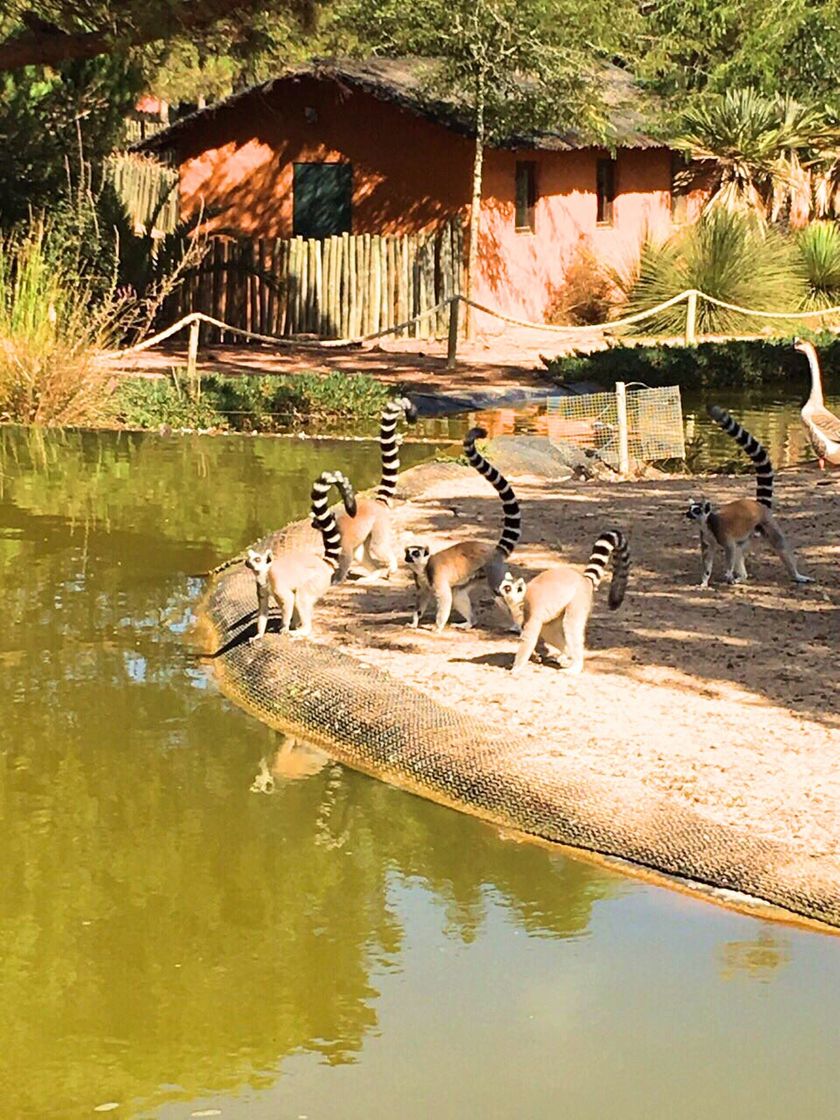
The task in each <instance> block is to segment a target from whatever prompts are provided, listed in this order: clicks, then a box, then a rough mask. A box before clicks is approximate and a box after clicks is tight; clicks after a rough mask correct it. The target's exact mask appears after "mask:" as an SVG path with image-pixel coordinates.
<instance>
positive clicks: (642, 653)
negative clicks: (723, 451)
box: [317, 468, 840, 876]
mask: <svg viewBox="0 0 840 1120" xmlns="http://www.w3.org/2000/svg"><path fill="white" fill-rule="evenodd" d="M420 469H421V470H422V468H420ZM408 474H409V476H410V474H411V472H408ZM514 481H515V483H516V490H517V494H518V496H519V498H520V501H521V503H522V507H523V526H524V532H523V539H522V543H521V544H520V546H519V548H518V549H517V551H516V553H515V556H514V560H515V563H514V564H512V566H511V567H512V570H514V572H515V573H516V574H524V575H526V576H529V575H531V574H533V573H535V572H537V571H538V570H540V569H542V568H544V567H547V566H550V565H551V564H555V563H558V562H566V563H573V564H579V565H582V564H584V563H585V561H586V560H587V558H588V556H589V551H590V548H591V545H592V542H593V540H594V538H595V537H596V536H597V534H598V533H599V532H600V531H601V530H602V529H604V528H609V527H611V526H613V525H616V526H619V527H623V528H625V529H629V530H630V532H631V550H632V557H633V571H632V577H631V584H630V591H629V593H628V597H627V599H626V600H625V603H624V606H623V607H622V608H621V610H620V611H618V612H615V613H611V612H609V611H608V610H607V607H606V585H602V587H601V589H600V591H599V594H598V598H597V602H596V606H595V609H594V611H593V615H592V618H591V621H590V626H589V633H588V646H589V651H588V656H587V662H586V668H585V671H584V673H583V674H582V675H581V676H572V675H569V674H567V673H564V672H563V671H562V670H560V669H559V668H555V667H553V666H550V665H540V664H537V663H534V662H532V663H531V664H530V665H529V666H528V668H527V669H526V671H525V672H524V673H523V675H522V676H521V677H520V678H518V679H516V680H514V679H513V678H512V677H511V676H510V673H509V671H508V670H509V667H510V665H511V663H512V660H513V655H514V652H515V649H516V644H517V638H516V637H515V635H512V634H510V633H508V632H506V629H505V627H506V622H505V620H504V619H503V617H502V615H501V613H500V612H499V610H498V608H496V607H495V606H494V605H493V602H492V600H491V598H490V596H489V593H488V592H487V591H486V589H484V588H482V590H481V592H480V594H479V595H478V596H476V598H477V599H478V601H479V609H478V611H477V627H476V629H474V630H473V631H471V632H465V631H463V630H461V629H456V628H452V627H450V628H448V629H447V630H446V632H445V633H443V634H442V635H438V634H436V633H434V632H433V631H432V630H431V628H430V623H429V622H426V624H425V626H424V627H423V628H421V629H420V630H419V631H413V630H411V629H410V628H408V626H407V622H408V619H409V618H410V614H411V609H412V604H413V588H412V586H411V584H410V582H409V576H408V573H407V572H406V571H405V570H404V569H402V570H401V572H400V574H399V576H397V577H395V578H394V580H393V581H391V582H389V583H385V582H381V581H379V582H376V583H372V584H368V585H359V584H358V583H348V584H345V585H343V586H342V587H339V588H336V589H335V590H334V591H333V592H331V594H330V596H329V597H328V598H327V599H326V600H325V601H324V602H323V603H322V604H321V606H320V608H319V613H318V616H317V631H318V633H317V638H318V640H322V641H329V642H335V643H337V644H339V645H341V646H343V647H344V648H345V649H347V651H348V652H352V653H355V654H357V655H360V656H362V657H363V659H364V660H365V661H367V662H369V663H371V664H374V665H377V666H379V667H381V668H382V669H385V670H387V671H388V672H389V673H391V674H393V675H395V676H397V677H399V678H400V679H401V680H402V681H404V682H406V683H409V684H412V685H414V686H416V687H417V688H419V689H421V690H423V691H425V692H427V693H428V694H430V695H431V696H433V697H435V699H437V700H439V701H441V702H442V703H444V704H448V705H458V706H462V707H464V708H466V709H467V710H469V711H470V712H472V713H474V714H475V716H476V717H477V718H478V719H480V720H483V721H490V722H492V723H495V724H502V725H504V726H506V727H509V728H510V730H511V732H517V733H521V734H523V735H524V736H525V737H526V738H527V739H528V741H529V742H530V744H531V747H532V750H533V754H534V760H535V763H536V762H537V761H539V765H541V766H545V765H550V763H551V758H552V757H555V758H556V757H561V756H565V757H566V758H569V757H572V758H576V759H578V760H579V761H580V766H581V768H582V769H586V770H588V771H589V772H596V773H599V774H603V775H607V776H610V777H612V778H632V779H634V780H636V781H638V780H642V781H643V782H644V783H646V784H648V783H649V784H650V785H652V786H653V787H657V788H658V789H660V790H662V791H665V792H666V793H667V794H668V796H669V797H671V798H673V799H675V800H677V801H683V802H686V803H688V804H690V805H692V806H694V807H695V808H696V809H699V810H700V811H701V812H702V813H703V814H704V815H706V816H708V817H710V818H712V819H715V820H720V821H721V822H726V823H729V824H734V825H737V826H739V827H746V828H748V829H751V830H753V831H754V832H755V833H757V834H762V835H766V836H768V837H776V838H782V839H784V840H786V841H788V842H791V843H793V844H794V845H796V847H797V848H799V850H800V851H802V852H803V854H807V855H810V856H823V857H828V858H829V860H830V861H831V863H832V864H833V865H835V866H836V868H837V871H838V875H839V876H840V693H838V689H837V681H838V669H837V665H838V657H839V656H840V565H838V561H840V479H839V478H838V477H837V475H835V476H834V477H833V479H832V480H831V481H830V482H829V483H828V484H826V485H819V484H818V476H817V472H816V471H815V470H804V469H803V470H793V471H789V472H785V473H783V474H781V475H780V476H778V477H777V505H778V509H779V518H780V522H781V524H782V526H783V528H784V529H785V531H786V532H787V535H788V538H789V540H790V542H791V543H792V544H793V545H794V547H795V549H796V553H797V556H798V559H799V563H800V567H801V568H802V569H803V570H804V571H806V572H807V573H808V574H810V575H813V576H815V577H816V579H817V582H816V583H815V584H812V585H808V586H795V585H792V584H790V583H789V582H788V581H787V577H786V574H785V572H784V570H783V568H782V565H781V563H780V561H779V560H778V559H777V558H776V557H775V556H774V554H773V553H772V552H771V551H770V550H769V548H768V547H767V545H766V544H764V542H762V541H757V542H756V543H755V546H754V548H753V551H752V554H751V556H750V557H749V558H748V570H749V572H750V582H749V583H748V584H746V585H743V586H738V587H729V586H726V585H724V584H721V583H717V584H716V585H715V586H714V587H713V588H711V589H709V590H700V589H699V588H698V586H697V584H698V582H699V575H700V556H699V546H698V540H697V532H696V529H695V527H694V526H693V525H691V524H690V523H689V522H688V521H686V520H685V519H684V517H683V513H684V510H685V508H686V505H687V501H688V498H689V496H690V495H692V494H696V493H697V491H698V485H697V480H696V479H695V480H691V479H682V478H677V479H673V478H668V479H665V480H656V481H644V482H631V483H618V482H614V483H610V482H589V483H585V482H565V483H546V482H545V481H543V480H541V479H536V478H533V477H531V478H519V479H515V480H514ZM704 484H705V492H706V495H707V496H708V497H710V498H711V499H712V500H713V501H715V502H723V501H726V500H730V499H732V498H734V497H741V496H751V494H752V486H751V481H750V480H749V479H748V478H746V477H741V478H736V479H727V478H723V477H718V478H713V479H706V480H704ZM395 517H396V519H397V522H398V524H399V526H400V529H401V531H402V533H403V540H404V541H405V540H412V539H422V540H427V541H429V543H430V544H432V546H433V548H437V547H441V546H443V545H445V544H449V543H453V542H454V541H456V540H463V539H466V538H470V537H477V536H486V537H487V539H490V540H493V539H495V537H496V535H497V527H498V525H499V524H500V511H499V508H498V501H497V499H496V497H495V494H494V493H493V491H492V490H491V489H490V487H489V485H488V484H487V483H485V482H484V481H483V480H482V479H480V478H478V477H477V476H475V475H474V474H473V473H472V472H470V471H469V470H468V469H467V468H464V473H463V474H462V475H461V476H459V477H458V478H456V479H453V478H452V477H450V478H448V479H442V480H440V481H438V482H437V483H435V484H433V485H432V487H431V488H430V489H427V490H425V491H424V492H423V495H422V497H420V498H418V499H414V500H411V501H408V502H407V503H405V504H404V505H401V506H400V507H398V509H397V510H396V511H395ZM721 559H722V558H719V560H721ZM721 573H722V563H719V564H718V566H717V567H716V570H715V575H716V577H719V576H720V574H721Z"/></svg>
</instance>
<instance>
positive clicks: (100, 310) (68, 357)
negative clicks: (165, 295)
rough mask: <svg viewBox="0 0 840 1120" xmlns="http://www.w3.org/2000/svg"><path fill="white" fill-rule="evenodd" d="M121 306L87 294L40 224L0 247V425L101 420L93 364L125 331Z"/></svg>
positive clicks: (102, 384) (103, 381)
mask: <svg viewBox="0 0 840 1120" xmlns="http://www.w3.org/2000/svg"><path fill="white" fill-rule="evenodd" d="M129 303H130V301H129V300H127V299H126V298H123V297H120V296H119V295H118V294H116V293H114V292H110V293H107V292H106V293H105V294H104V295H103V294H102V293H101V292H100V293H95V292H94V291H93V290H92V284H91V281H90V280H89V279H88V278H87V277H86V276H85V275H84V273H83V270H80V267H79V266H78V265H75V264H74V263H73V257H72V256H71V257H69V258H68V255H67V253H66V251H65V249H64V247H63V246H59V245H56V244H54V243H53V242H52V241H51V238H50V236H49V231H48V230H47V228H46V227H45V226H44V224H43V223H42V222H32V223H30V226H29V228H28V229H26V230H24V231H22V232H18V233H15V234H10V235H8V236H6V237H5V238H4V239H2V240H0V420H4V421H7V422H8V421H13V422H17V423H24V424H63V425H73V424H76V425H84V424H91V423H96V422H98V421H99V420H100V419H102V418H103V416H104V415H105V413H106V403H107V399H108V396H109V392H110V390H109V387H108V382H107V378H106V376H105V375H104V374H103V373H102V372H100V370H99V369H97V367H96V364H95V361H94V358H95V354H96V352H97V350H101V349H105V348H107V347H108V346H109V345H113V344H115V342H116V341H117V339H118V338H119V336H120V334H121V333H122V331H123V330H124V329H125V326H126V320H127V317H128V315H129V313H130V312H129Z"/></svg>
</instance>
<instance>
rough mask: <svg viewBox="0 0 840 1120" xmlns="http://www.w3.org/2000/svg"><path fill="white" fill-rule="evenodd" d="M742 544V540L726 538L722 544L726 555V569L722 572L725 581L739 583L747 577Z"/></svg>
mask: <svg viewBox="0 0 840 1120" xmlns="http://www.w3.org/2000/svg"><path fill="white" fill-rule="evenodd" d="M743 545H744V542H743V541H734V540H728V541H727V542H726V544H725V545H724V546H723V551H724V554H725V556H726V571H725V572H724V573H723V578H724V580H725V581H726V582H727V583H741V582H742V581H743V580H745V579H746V578H747V569H746V568H745V567H744V548H743Z"/></svg>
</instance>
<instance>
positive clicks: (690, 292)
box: [109, 288, 840, 358]
mask: <svg viewBox="0 0 840 1120" xmlns="http://www.w3.org/2000/svg"><path fill="white" fill-rule="evenodd" d="M691 296H694V297H695V298H696V299H698V300H701V299H703V300H706V302H707V303H712V304H714V305H715V306H716V307H722V308H723V309H724V310H726V311H734V312H736V313H738V314H741V315H750V316H757V317H759V318H762V319H813V318H823V317H825V316H827V315H840V307H826V308H823V309H820V310H817V309H815V310H813V311H756V310H755V309H753V308H749V307H739V306H738V305H737V304H734V303H726V302H725V301H724V300H722V299H717V298H716V297H715V296H709V295H706V293H705V292H701V291H698V290H697V289H696V288H688V289H686V290H685V291H684V292H680V293H679V294H678V295H675V296H671V298H670V299H666V300H665V301H664V302H663V303H658V304H656V306H655V307H648V308H646V310H644V311H636V312H634V314H632V315H625V316H624V317H623V318H621V319H612V320H610V321H609V322H607V323H590V324H587V325H586V326H577V325H576V326H572V325H569V326H558V325H556V324H554V323H532V322H530V320H528V319H517V318H516V317H515V316H513V315H505V314H504V312H502V311H494V310H493V308H492V307H485V306H484V304H481V303H476V301H475V300H472V299H467V297H466V296H462V295H454V296H448V297H447V298H446V299H442V300H441V301H440V302H439V303H436V304H435V305H434V307H429V308H427V309H426V310H425V311H421V312H419V313H418V314H417V315H413V316H412V317H411V318H410V319H405V320H404V321H403V322H402V323H396V324H395V325H394V326H392V327H384V328H383V329H382V330H379V331H374V332H373V333H372V334H365V335H359V336H357V337H355V338H328V339H307V340H302V339H294V338H278V337H277V336H275V335H270V334H260V333H259V332H257V331H249V330H246V329H245V328H244V327H232V326H231V325H230V324H229V323H223V322H222V321H221V320H219V319H214V318H212V317H211V316H210V315H205V314H204V312H203V311H191V312H190V313H189V314H188V315H185V316H184V317H183V318H182V319H179V320H178V322H177V323H173V324H172V326H170V327H167V328H166V329H165V330H162V331H160V332H159V333H158V334H155V335H152V337H151V338H147V339H146V340H145V341H143V342H138V343H137V344H136V345H134V346H128V347H126V348H125V349H124V350H116V351H113V352H112V353H111V354H110V355H109V356H110V357H114V358H122V357H125V356H127V355H129V354H139V353H142V351H144V350H148V349H150V348H151V347H152V346H157V344H158V343H159V342H163V340H164V339H166V338H169V337H170V336H171V335H173V334H176V333H177V332H178V331H179V330H181V328H182V327H185V326H188V325H189V324H191V323H195V322H201V323H209V324H210V325H211V326H213V327H218V328H219V330H223V331H229V332H230V333H231V334H236V335H240V336H242V337H243V338H249V339H252V340H253V341H255V342H267V343H269V344H270V345H272V346H290V347H292V346H293V347H295V348H300V347H311V348H312V349H313V350H332V349H338V348H340V347H343V346H361V345H362V343H364V342H373V341H374V340H375V339H377V338H385V337H386V336H387V335H389V334H395V333H396V332H397V331H401V330H405V328H406V327H410V326H412V325H413V324H415V323H419V322H420V321H421V320H422V319H425V318H428V316H430V315H437V314H438V312H440V311H442V310H443V309H444V308H445V307H447V306H451V305H452V304H454V303H457V302H460V303H464V304H467V305H468V306H469V307H472V308H474V309H475V310H476V311H481V312H483V313H484V314H485V315H492V316H493V317H494V318H495V319H500V320H501V321H502V322H503V323H510V324H511V325H512V326H515V327H529V328H531V329H533V330H539V331H549V332H556V333H557V334H566V333H568V332H570V331H575V332H580V333H586V332H587V331H604V330H614V329H615V328H616V327H626V326H630V325H631V324H632V323H643V322H644V321H645V319H650V318H651V317H652V316H654V315H658V314H660V312H662V311H667V310H668V308H669V307H674V306H676V304H678V303H682V302H683V301H684V300H687V299H689V298H690V297H691Z"/></svg>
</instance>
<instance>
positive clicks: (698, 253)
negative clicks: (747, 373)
mask: <svg viewBox="0 0 840 1120" xmlns="http://www.w3.org/2000/svg"><path fill="white" fill-rule="evenodd" d="M622 284H623V287H624V290H625V292H626V293H627V302H626V305H625V307H624V308H623V309H622V313H630V312H635V311H644V310H646V309H647V308H649V307H653V306H654V305H655V304H657V303H664V302H665V300H668V299H670V298H671V296H674V295H676V294H677V293H678V292H682V291H685V289H687V288H696V289H698V290H699V291H701V292H705V293H706V294H707V295H710V296H714V297H715V298H717V299H719V300H722V301H724V302H725V303H729V304H734V305H736V306H739V307H749V308H752V309H755V310H757V311H795V310H797V309H798V308H799V307H800V306H801V305H802V301H803V299H804V298H805V282H804V278H803V271H802V267H801V264H800V261H799V259H798V254H797V251H796V247H795V245H794V243H793V242H792V240H791V239H790V238H786V237H784V236H783V235H782V234H781V233H780V232H779V231H778V230H777V229H774V228H773V227H768V226H766V225H764V224H763V223H760V222H758V221H756V220H755V219H753V218H751V217H750V216H749V215H743V214H739V213H729V212H728V211H726V210H724V209H714V210H710V211H709V212H708V213H707V214H705V215H704V216H703V217H702V218H701V219H700V220H699V221H698V222H697V223H696V224H695V225H693V226H689V227H687V228H686V229H682V230H679V231H678V232H677V233H676V234H675V235H674V236H672V237H670V238H669V239H668V240H667V241H664V242H656V241H653V240H651V239H648V240H646V241H645V242H644V244H643V245H642V248H641V253H640V258H639V263H638V267H637V269H636V270H635V271H634V273H633V274H632V275H630V276H629V277H625V278H624V279H623V281H622ZM769 324H772V326H769ZM768 326H769V329H771V330H772V331H773V332H774V333H780V334H783V333H785V332H786V331H789V330H790V323H785V321H784V320H767V319H762V318H757V317H755V316H748V315H743V314H741V313H739V312H734V311H729V310H728V309H726V308H721V307H716V306H715V305H714V304H711V303H707V302H706V301H705V300H700V301H699V303H698V307H697V330H698V333H700V334H712V335H714V334H721V335H724V334H743V333H757V332H764V331H767V330H768ZM684 330H685V307H684V306H683V305H677V306H676V307H672V308H669V309H668V310H667V311H663V312H661V313H660V314H658V315H656V316H654V317H653V318H651V319H647V320H645V321H643V322H642V323H639V324H638V325H637V326H636V327H635V328H634V332H635V333H638V334H665V335H669V334H681V333H682V332H683V331H684Z"/></svg>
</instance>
